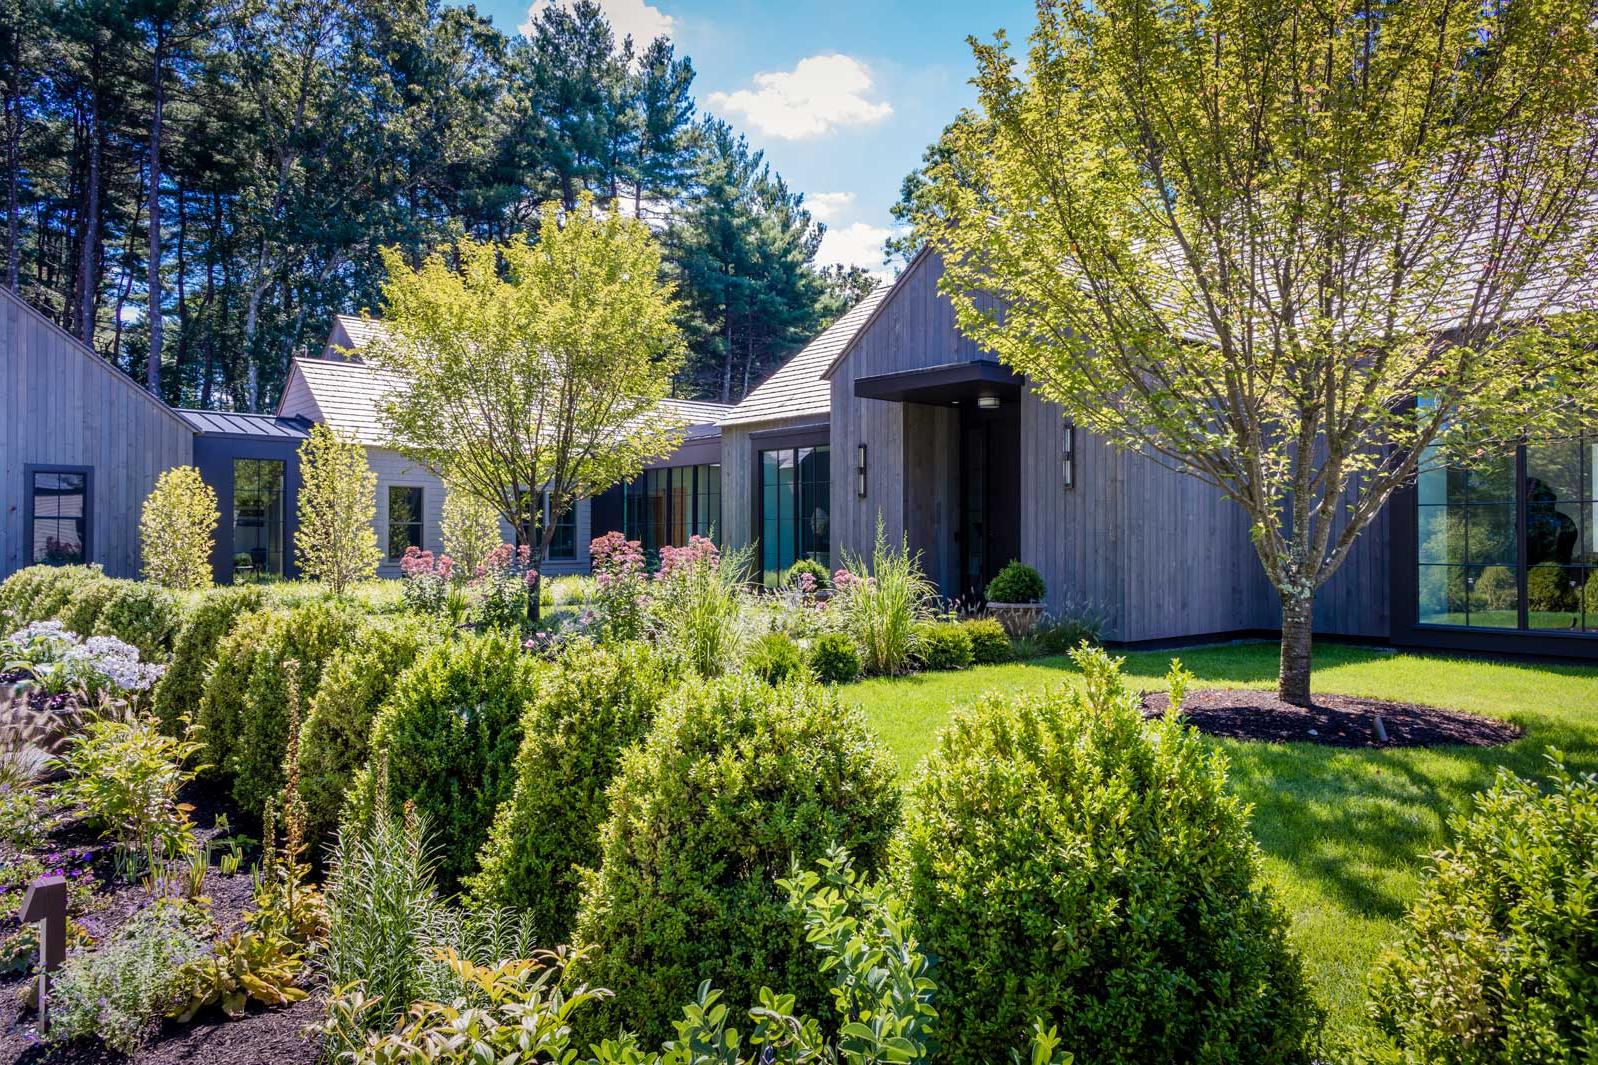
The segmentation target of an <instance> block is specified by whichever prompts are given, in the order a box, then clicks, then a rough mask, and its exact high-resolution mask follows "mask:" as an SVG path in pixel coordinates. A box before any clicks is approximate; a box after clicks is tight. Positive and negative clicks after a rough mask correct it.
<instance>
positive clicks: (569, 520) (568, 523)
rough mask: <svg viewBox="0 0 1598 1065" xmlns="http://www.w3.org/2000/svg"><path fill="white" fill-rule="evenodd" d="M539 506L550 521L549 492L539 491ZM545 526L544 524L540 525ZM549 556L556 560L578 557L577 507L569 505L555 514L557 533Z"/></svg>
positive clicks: (544, 517)
mask: <svg viewBox="0 0 1598 1065" xmlns="http://www.w3.org/2000/svg"><path fill="white" fill-rule="evenodd" d="M539 506H540V508H541V511H540V512H541V513H542V514H543V520H544V521H549V520H550V514H549V493H548V492H540V493H539ZM539 528H540V529H542V528H543V526H542V525H540V526H539ZM549 557H550V558H551V559H554V560H556V561H559V560H562V559H566V560H569V559H574V558H576V557H577V508H576V507H567V508H566V509H565V510H563V511H562V512H561V513H560V514H558V515H556V516H555V535H554V537H553V538H552V539H551V540H550V541H549Z"/></svg>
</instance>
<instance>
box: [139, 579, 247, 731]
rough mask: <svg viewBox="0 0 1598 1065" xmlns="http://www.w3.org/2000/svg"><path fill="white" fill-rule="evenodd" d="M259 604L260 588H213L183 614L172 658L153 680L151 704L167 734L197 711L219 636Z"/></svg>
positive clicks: (173, 645)
mask: <svg viewBox="0 0 1598 1065" xmlns="http://www.w3.org/2000/svg"><path fill="white" fill-rule="evenodd" d="M260 607H261V591H260V589H259V588H255V587H251V586H241V587H234V588H212V589H209V590H207V591H206V592H205V593H204V595H202V596H201V597H200V599H199V601H198V602H197V603H195V604H194V605H193V606H191V607H190V609H189V611H188V613H187V614H185V615H184V618H183V625H182V626H181V627H180V628H179V629H178V633H177V637H176V638H175V639H174V640H173V642H172V662H171V664H170V665H168V666H167V670H166V673H164V674H163V675H162V677H161V680H160V681H159V682H158V683H157V684H156V688H155V696H154V705H153V707H152V709H153V710H154V711H155V715H156V716H157V717H158V718H160V719H161V727H162V728H164V729H165V730H166V731H167V732H168V733H169V734H176V731H177V729H178V727H179V722H180V721H181V719H182V718H184V717H187V716H190V715H194V714H198V713H199V710H200V698H201V696H202V695H203V694H204V692H205V681H206V676H207V675H208V674H209V672H210V669H211V664H212V663H213V662H214V661H215V660H216V651H217V645H218V644H219V643H220V642H221V641H222V638H223V637H224V636H226V635H227V634H228V632H229V630H231V629H232V628H233V624H234V622H236V621H237V620H238V619H239V618H240V617H241V616H243V615H244V614H247V613H249V612H250V611H252V610H259V609H260Z"/></svg>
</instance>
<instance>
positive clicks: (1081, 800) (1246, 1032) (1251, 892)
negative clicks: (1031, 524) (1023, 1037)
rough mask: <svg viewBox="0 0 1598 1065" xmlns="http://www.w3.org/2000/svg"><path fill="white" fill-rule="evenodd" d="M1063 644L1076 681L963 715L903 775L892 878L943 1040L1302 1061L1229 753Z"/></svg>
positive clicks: (1110, 664)
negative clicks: (1148, 718) (906, 800)
mask: <svg viewBox="0 0 1598 1065" xmlns="http://www.w3.org/2000/svg"><path fill="white" fill-rule="evenodd" d="M1074 657H1075V659H1076V662H1077V665H1078V666H1079V668H1080V669H1081V670H1082V673H1083V684H1082V686H1081V688H1074V687H1073V688H1066V689H1058V690H1054V691H1051V692H1049V693H1047V694H1045V695H1044V696H1042V697H1024V698H1018V699H1012V700H1006V699H1005V698H1003V697H1001V696H999V695H996V694H995V695H990V696H988V697H987V698H986V699H985V700H983V701H982V702H981V703H980V704H979V705H978V706H977V707H976V708H975V709H973V710H969V711H963V712H960V713H959V714H957V716H956V717H955V718H954V720H953V723H952V724H951V725H950V727H948V728H947V729H946V730H945V731H944V732H943V734H942V735H941V737H940V739H939V743H938V747H937V749H936V750H935V751H934V752H933V753H932V754H931V755H930V756H929V757H928V759H927V761H926V762H925V763H924V766H923V769H922V771H921V773H920V775H919V776H918V777H917V779H916V782H915V784H914V785H913V788H912V795H913V800H912V803H911V805H910V809H909V810H908V811H907V815H906V818H905V829H904V836H903V840H902V843H901V844H900V846H901V851H900V854H899V860H898V861H897V862H896V863H895V872H896V876H897V878H898V881H899V883H900V885H901V888H902V890H903V892H904V894H905V897H906V898H907V899H908V900H909V903H910V908H911V914H912V916H913V918H914V920H915V923H916V930H917V933H918V934H919V935H920V936H921V938H922V942H923V943H924V945H925V947H926V949H927V951H928V952H929V953H930V954H932V955H933V956H935V957H937V958H938V965H939V967H938V974H939V975H938V979H939V983H940V985H941V986H942V987H943V989H944V994H943V995H942V997H941V998H940V999H939V1004H938V1014H939V1019H940V1020H939V1032H940V1042H941V1046H942V1050H943V1052H944V1053H945V1054H946V1055H947V1056H948V1059H949V1060H952V1061H961V1062H963V1061H973V1062H976V1061H981V1062H988V1061H1002V1060H1004V1059H1005V1058H1006V1057H1007V1056H1008V1055H1009V1054H1010V1052H1011V1050H1012V1049H1018V1046H1017V1036H1018V1033H1020V1032H1022V1031H1024V1030H1025V1029H1026V1027H1027V1026H1028V1025H1029V1024H1031V1023H1032V1022H1033V1021H1034V1020H1038V1021H1041V1022H1042V1023H1043V1024H1046V1025H1052V1026H1057V1028H1058V1034H1059V1038H1060V1040H1061V1044H1060V1045H1063V1046H1065V1047H1069V1048H1071V1050H1072V1051H1073V1052H1074V1053H1076V1054H1077V1055H1078V1056H1080V1057H1081V1058H1082V1059H1083V1060H1085V1061H1092V1062H1111V1063H1113V1062H1149V1061H1172V1062H1174V1061H1195V1060H1197V1061H1260V1062H1265V1061H1280V1062H1292V1061H1299V1062H1307V1061H1308V1060H1310V1056H1311V1053H1312V1051H1313V1048H1314V1045H1315V1042H1316V1040H1317V1036H1318V1031H1319V1027H1320V1023H1321V1018H1320V1014H1319V1010H1318V1008H1317V1007H1316V1006H1315V1004H1314V1002H1313V1000H1312V998H1311V995H1310V992H1309V988H1308V986H1307V984H1306V981H1305V978H1304V975H1303V972H1302V968H1301V965H1300V962H1299V959H1298V957H1297V956H1296V955H1295V954H1294V953H1293V951H1292V950H1291V948H1290V947H1289V945H1288V942H1287V927H1286V919H1285V918H1284V916H1283V915H1282V913H1281V912H1280V910H1279V909H1278V908H1277V906H1276V904H1275V903H1274V901H1273V900H1272V899H1271V897H1270V895H1269V894H1268V892H1267V891H1266V890H1265V888H1264V887H1263V886H1262V885H1261V884H1260V868H1259V866H1260V860H1259V851H1258V848H1257V846H1256V845H1255V843H1254V840H1253V838H1252V836H1251V835H1250V833H1249V824H1248V808H1247V806H1246V805H1245V804H1244V803H1242V802H1241V801H1240V800H1238V799H1237V798H1235V797H1234V796H1232V795H1231V794H1229V793H1228V792H1227V789H1226V762H1225V758H1224V756H1223V755H1222V754H1221V753H1220V752H1219V751H1218V750H1216V749H1215V748H1213V747H1211V746H1209V745H1208V744H1206V743H1205V742H1204V741H1203V740H1202V739H1201V738H1200V737H1199V736H1198V734H1197V733H1196V732H1193V731H1191V730H1188V729H1184V728H1183V727H1182V726H1181V725H1180V724H1179V723H1178V722H1177V720H1176V719H1175V717H1174V716H1173V717H1169V718H1167V719H1165V720H1164V721H1162V722H1159V723H1155V724H1152V725H1147V726H1145V724H1144V722H1143V719H1142V716H1141V714H1140V712H1139V701H1138V696H1137V694H1136V693H1135V692H1133V691H1132V690H1130V689H1129V688H1128V687H1127V685H1126V682H1125V680H1124V678H1123V677H1122V675H1121V672H1120V661H1119V660H1112V659H1110V658H1109V657H1108V656H1106V655H1105V654H1104V653H1103V652H1101V651H1079V652H1077V653H1076V654H1075V656H1074ZM1169 680H1170V682H1171V684H1172V691H1173V693H1174V694H1173V699H1176V698H1178V697H1179V696H1180V693H1181V690H1182V688H1183V685H1184V684H1185V678H1184V676H1183V675H1182V674H1181V673H1180V672H1177V671H1175V670H1174V669H1173V673H1172V675H1171V676H1170V678H1169Z"/></svg>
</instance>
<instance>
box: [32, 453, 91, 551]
mask: <svg viewBox="0 0 1598 1065" xmlns="http://www.w3.org/2000/svg"><path fill="white" fill-rule="evenodd" d="M40 473H81V474H82V475H83V561H82V562H81V563H66V562H62V563H53V562H39V561H35V559H34V557H33V548H34V542H33V531H34V530H33V523H34V518H35V514H34V506H33V503H34V491H35V488H34V481H33V478H34V476H35V475H36V474H40ZM22 529H23V539H22V543H23V558H24V559H25V560H26V562H25V563H24V564H25V565H29V566H48V565H88V564H89V563H91V562H93V561H94V467H93V466H70V465H61V464H57V463H45V462H39V463H24V464H23V467H22Z"/></svg>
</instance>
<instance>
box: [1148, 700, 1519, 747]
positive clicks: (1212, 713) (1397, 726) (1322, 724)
mask: <svg viewBox="0 0 1598 1065" xmlns="http://www.w3.org/2000/svg"><path fill="white" fill-rule="evenodd" d="M1313 699H1314V701H1315V705H1314V706H1310V707H1305V706H1294V705H1293V704H1292V703H1285V702H1283V701H1282V700H1281V699H1279V698H1277V696H1276V693H1275V692H1271V691H1256V690H1252V689H1246V688H1237V689H1230V688H1206V689H1202V690H1200V691H1191V692H1188V693H1187V696H1186V698H1184V699H1183V700H1182V720H1183V721H1185V722H1186V723H1188V724H1190V725H1192V726H1193V727H1194V728H1196V729H1198V730H1199V731H1200V732H1203V733H1207V734H1209V735H1211V736H1225V737H1226V738H1228V739H1234V740H1260V741H1263V742H1266V743H1321V744H1325V745H1326V746H1328V747H1447V746H1456V747H1500V746H1503V745H1504V744H1506V743H1511V742H1513V741H1514V740H1517V739H1519V738H1520V729H1519V728H1517V727H1516V726H1514V725H1511V724H1509V723H1507V722H1504V721H1494V720H1492V719H1491V718H1485V717H1477V716H1476V715H1475V714H1466V713H1462V712H1460V711H1458V710H1443V709H1440V708H1439V707H1435V706H1421V705H1419V704H1418V703H1395V702H1392V701H1390V700H1387V699H1365V698H1361V697H1358V696H1353V695H1327V694H1317V695H1315V696H1313ZM1169 705H1170V698H1169V697H1168V696H1167V695H1166V693H1165V692H1146V693H1144V695H1143V713H1144V714H1145V715H1146V716H1148V717H1157V716H1159V715H1160V714H1163V713H1165V711H1166V708H1167V707H1168V706H1169ZM1377 715H1380V716H1381V719H1382V724H1383V725H1384V726H1385V728H1386V730H1387V740H1386V742H1382V741H1381V740H1380V739H1378V738H1377V735H1376V717H1377Z"/></svg>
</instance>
